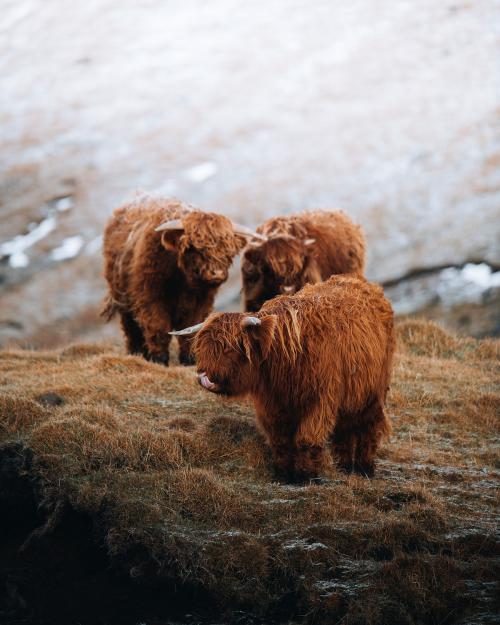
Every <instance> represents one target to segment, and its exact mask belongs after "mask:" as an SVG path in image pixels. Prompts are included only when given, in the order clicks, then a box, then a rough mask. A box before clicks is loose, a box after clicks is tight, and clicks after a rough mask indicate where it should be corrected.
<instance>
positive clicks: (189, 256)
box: [101, 196, 253, 365]
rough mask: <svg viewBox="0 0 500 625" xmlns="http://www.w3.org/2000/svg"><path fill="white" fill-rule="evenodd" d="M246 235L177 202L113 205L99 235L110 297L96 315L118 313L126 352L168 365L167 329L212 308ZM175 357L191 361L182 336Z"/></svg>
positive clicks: (247, 232)
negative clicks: (114, 207) (177, 354)
mask: <svg viewBox="0 0 500 625" xmlns="http://www.w3.org/2000/svg"><path fill="white" fill-rule="evenodd" d="M252 234H253V233H252V232H251V231H250V230H248V229H246V228H244V227H243V226H237V225H235V224H233V223H232V222H231V221H230V220H229V219H228V218H227V217H223V216H222V215H216V214H214V213H204V212H201V211H199V210H195V209H193V207H190V206H188V205H186V204H183V203H182V202H179V201H177V200H166V199H156V198H151V197H148V196H146V197H142V198H140V199H138V200H137V201H135V202H133V203H131V204H128V205H125V206H123V207H121V208H118V209H117V210H115V212H114V213H113V215H112V217H111V218H110V220H109V222H108V224H107V226H106V229H105V232H104V243H103V248H104V261H105V267H104V271H105V277H106V280H107V282H108V285H109V294H108V297H107V299H106V302H105V305H104V307H103V310H102V313H101V314H102V315H103V316H104V317H106V318H107V320H109V319H111V317H113V315H115V314H116V313H119V315H120V317H121V325H122V329H123V332H124V334H125V338H126V343H127V349H128V351H129V353H131V354H142V355H143V356H144V357H145V358H147V359H148V360H152V361H154V362H160V363H164V364H165V365H168V360H169V343H170V340H171V336H170V335H169V331H170V330H172V329H173V328H183V327H184V326H186V325H188V324H192V323H197V322H199V321H201V320H202V319H205V317H206V316H207V315H208V314H209V313H210V312H211V310H212V306H213V302H214V298H215V294H216V293H217V290H218V288H219V287H220V285H221V284H222V283H223V282H224V281H225V280H226V279H227V275H228V269H229V267H230V265H231V263H232V261H233V258H234V256H235V255H236V254H237V253H238V252H239V251H240V249H241V248H242V247H243V246H244V245H245V243H246V241H247V239H248V238H249V237H250V236H252ZM179 359H180V362H181V363H182V364H192V362H193V360H192V356H191V353H190V350H189V342H188V341H186V340H185V339H183V338H182V337H180V339H179Z"/></svg>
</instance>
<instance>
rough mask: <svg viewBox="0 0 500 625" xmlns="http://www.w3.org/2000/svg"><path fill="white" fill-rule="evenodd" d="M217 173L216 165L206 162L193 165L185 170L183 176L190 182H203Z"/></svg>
mask: <svg viewBox="0 0 500 625" xmlns="http://www.w3.org/2000/svg"><path fill="white" fill-rule="evenodd" d="M216 173H217V165H216V164H215V163H211V162H206V163H200V164H199V165H195V166H194V167H190V168H189V169H186V171H185V172H184V175H185V176H186V177H187V178H189V180H191V182H197V183H201V182H205V180H208V179H209V178H212V176H215V174H216Z"/></svg>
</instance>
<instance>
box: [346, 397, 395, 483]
mask: <svg viewBox="0 0 500 625" xmlns="http://www.w3.org/2000/svg"><path fill="white" fill-rule="evenodd" d="M390 429H391V426H390V423H389V421H388V419H387V417H386V415H385V413H384V408H383V406H382V403H381V402H380V400H379V399H378V398H377V399H375V400H373V401H372V402H371V403H370V404H369V405H368V406H367V407H366V408H365V409H364V411H363V412H362V413H361V414H360V416H359V418H358V427H357V428H356V442H357V444H356V449H355V454H354V471H355V472H356V473H359V474H360V475H364V476H366V477H373V474H374V472H375V454H376V453H377V449H378V446H379V444H380V439H381V438H382V436H383V435H384V434H388V433H389V432H390Z"/></svg>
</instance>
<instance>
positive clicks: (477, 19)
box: [0, 0, 500, 347]
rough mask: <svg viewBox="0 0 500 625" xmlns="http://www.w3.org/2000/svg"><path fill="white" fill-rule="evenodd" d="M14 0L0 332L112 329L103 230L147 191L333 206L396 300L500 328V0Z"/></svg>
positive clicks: (243, 207) (238, 207)
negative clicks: (359, 228) (104, 318)
mask: <svg viewBox="0 0 500 625" xmlns="http://www.w3.org/2000/svg"><path fill="white" fill-rule="evenodd" d="M1 11H2V19H1V21H0V133H1V134H0V137H1V143H2V148H1V151H0V345H3V346H5V345H9V344H21V345H28V346H33V347H47V346H55V345H58V344H60V343H64V342H67V341H68V340H98V339H101V338H113V337H117V336H118V324H116V323H112V324H109V325H107V326H106V325H104V324H103V323H102V322H101V321H100V319H99V318H98V315H97V311H98V309H99V306H100V301H101V299H102V297H103V294H104V290H105V284H104V280H103V277H102V267H101V265H102V262H101V233H102V230H103V225H104V223H105V221H106V220H107V218H108V217H109V215H110V213H111V211H112V210H113V209H114V208H115V207H116V206H118V205H120V204H121V203H122V202H124V201H126V200H128V199H130V198H132V197H133V194H134V192H135V191H136V190H138V189H141V190H145V191H148V192H151V193H157V194H163V195H166V196H176V197H179V198H181V199H183V200H185V201H187V202H190V203H192V204H195V205H197V206H199V207H200V208H202V209H205V210H213V211H219V212H222V213H225V214H227V215H229V216H230V217H232V218H234V219H237V220H238V221H240V222H242V223H245V224H247V225H249V226H254V225H256V224H258V223H259V222H261V221H262V220H264V219H265V218H267V217H269V216H271V215H277V214H285V213H291V212H296V211H301V210H303V209H308V208H309V209H311V208H318V207H323V208H336V207H341V208H343V209H344V210H345V211H346V212H348V213H349V214H350V215H351V216H352V217H353V218H354V219H355V220H356V221H358V222H359V223H361V224H362V225H363V227H364V229H365V233H366V236H367V240H368V246H369V257H368V258H369V261H368V276H369V277H370V278H372V279H374V280H377V281H380V282H382V283H383V284H384V286H385V287H386V290H387V293H388V295H389V297H390V298H391V300H392V302H393V304H394V307H395V309H396V312H397V313H398V314H400V315H418V316H424V317H428V318H432V319H436V320H438V321H440V322H441V323H443V324H444V325H446V326H448V327H450V328H452V329H456V330H459V331H460V332H462V333H464V334H470V335H475V336H483V335H493V334H497V335H498V334H499V333H500V271H499V269H500V2H498V1H497V0H474V1H464V0H420V1H419V2H414V0H377V2H374V1H373V0H336V1H335V2H332V1H331V0H255V1H254V2H248V1H246V0H245V1H244V0H211V1H210V2H202V1H201V0H142V1H140V0H135V1H132V0H120V2H117V0H99V1H98V0H87V1H86V2H84V3H68V2H65V1H63V0H15V1H13V0H2V2H1ZM217 305H218V306H219V307H222V308H225V309H233V310H238V309H239V308H240V301H239V279H238V268H237V266H235V268H234V272H233V275H232V277H231V279H230V280H229V282H228V283H227V285H225V287H224V289H223V290H222V291H221V293H220V296H219V299H218V302H217Z"/></svg>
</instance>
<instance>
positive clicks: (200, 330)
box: [183, 275, 395, 481]
mask: <svg viewBox="0 0 500 625" xmlns="http://www.w3.org/2000/svg"><path fill="white" fill-rule="evenodd" d="M195 333H196V336H195V338H194V341H193V349H194V353H195V355H196V362H197V369H198V372H199V382H200V384H201V385H202V386H203V387H205V388H206V389H208V390H209V391H212V392H214V393H221V394H225V395H230V396H241V395H246V394H249V395H250V396H251V397H252V399H253V401H254V405H255V409H256V414H257V420H258V422H259V424H260V426H261V428H262V430H263V431H264V433H265V435H266V437H267V439H268V441H269V444H270V446H271V449H272V452H273V456H274V461H275V464H276V468H277V470H278V473H279V474H280V475H282V476H284V477H285V478H286V479H288V480H298V481H300V480H303V479H306V478H311V477H315V476H316V475H317V474H318V472H319V471H320V470H321V468H322V466H323V464H324V461H325V453H324V451H325V446H326V444H327V442H328V441H329V440H330V442H331V444H332V447H333V451H334V452H335V453H336V456H337V459H338V462H339V465H340V467H341V468H342V469H344V470H345V471H349V472H350V471H355V472H357V473H361V474H364V475H367V476H371V475H373V471H374V457H375V453H376V451H377V447H378V444H379V441H380V438H381V436H382V435H383V434H385V433H388V432H389V431H390V425H389V421H388V419H387V417H386V415H385V414H384V403H385V398H386V394H387V389H388V387H389V379H390V374H391V364H392V356H393V352H394V344H395V338H394V328H393V313H392V308H391V305H390V304H389V302H388V301H387V300H386V299H385V297H384V294H383V291H382V289H381V288H380V287H379V286H378V285H375V284H371V283H369V282H366V281H365V280H364V279H362V278H357V277H355V276H352V275H350V276H332V277H331V278H330V279H329V280H327V281H326V282H323V283H319V284H316V285H307V286H305V287H304V288H303V289H302V290H301V291H300V292H299V293H298V294H296V295H294V296H281V297H276V298H275V299H273V300H271V301H269V302H266V303H265V304H264V306H263V307H262V309H261V311H260V312H259V313H257V314H256V315H255V316H249V315H248V314H247V313H216V314H212V315H211V316H210V317H209V318H208V319H207V320H206V321H205V323H203V324H199V325H198V326H195V327H194V328H187V329H186V330H184V331H183V336H188V335H190V334H195Z"/></svg>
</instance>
